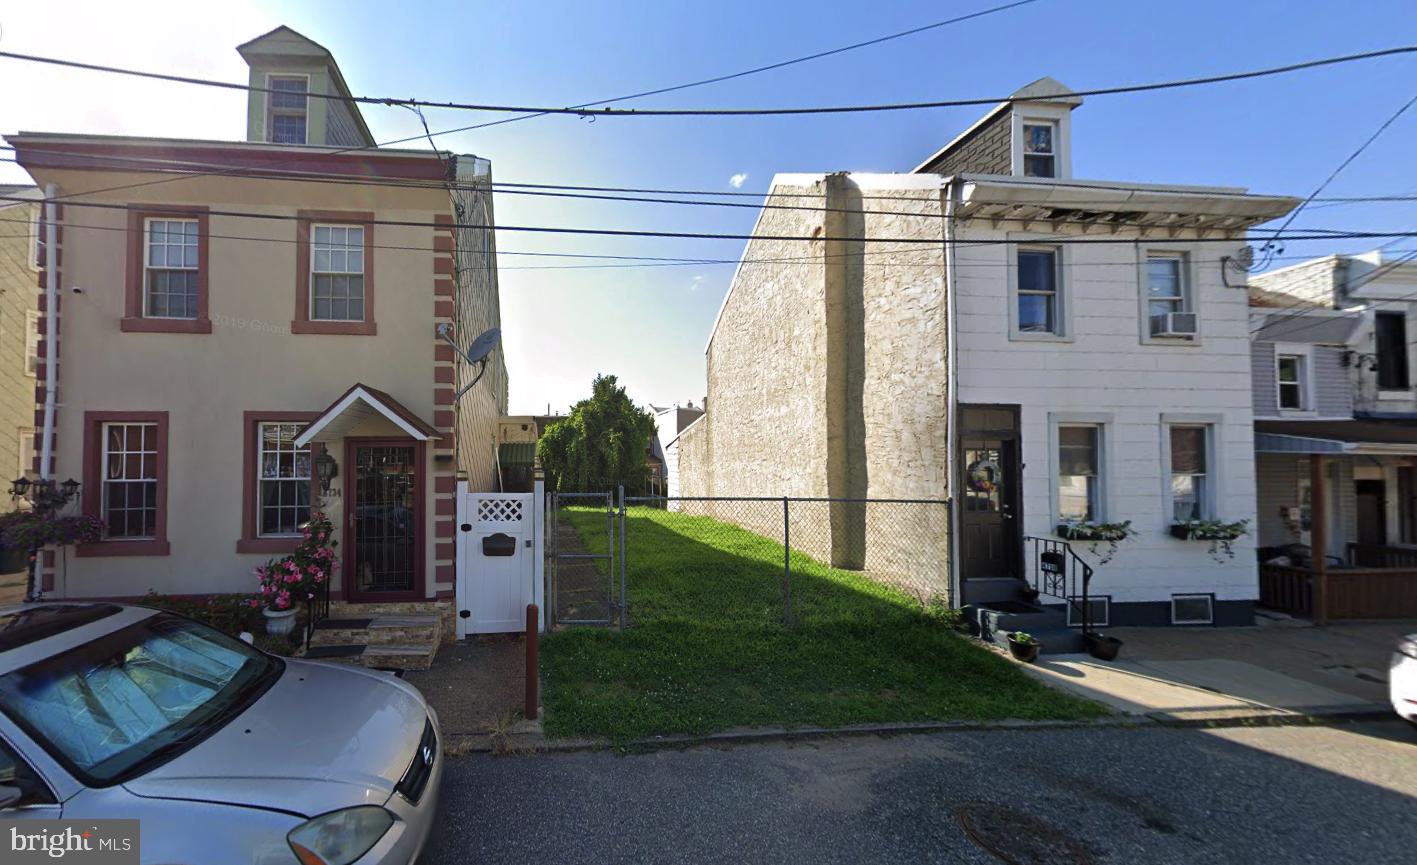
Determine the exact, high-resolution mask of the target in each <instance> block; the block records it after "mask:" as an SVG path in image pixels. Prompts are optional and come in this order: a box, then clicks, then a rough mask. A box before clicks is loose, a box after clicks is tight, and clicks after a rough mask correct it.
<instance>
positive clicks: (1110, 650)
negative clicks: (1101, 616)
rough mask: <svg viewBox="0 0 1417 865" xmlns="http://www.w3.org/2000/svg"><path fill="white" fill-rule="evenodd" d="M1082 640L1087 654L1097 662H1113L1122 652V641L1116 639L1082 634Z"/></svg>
mask: <svg viewBox="0 0 1417 865" xmlns="http://www.w3.org/2000/svg"><path fill="white" fill-rule="evenodd" d="M1083 639H1084V640H1085V641H1086V642H1087V653H1088V654H1089V655H1091V656H1092V657H1094V658H1096V659H1097V660H1099V661H1115V660H1117V654H1118V653H1119V652H1121V651H1122V641H1121V640H1119V639H1117V638H1116V637H1107V636H1103V635H1102V634H1084V635H1083Z"/></svg>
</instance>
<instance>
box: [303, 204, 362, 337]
mask: <svg viewBox="0 0 1417 865" xmlns="http://www.w3.org/2000/svg"><path fill="white" fill-rule="evenodd" d="M295 215H296V217H297V221H296V223H295V241H296V243H295V319H294V320H293V321H291V322H290V332H291V333H323V334H342V335H352V336H374V335H375V334H377V333H378V332H379V326H378V324H376V323H375V319H374V214H373V213H370V212H368V211H358V210H301V211H297V212H296V214H295ZM316 222H320V223H333V224H336V225H358V226H360V227H362V228H363V229H364V320H363V321H312V320H311V319H310V226H311V225H312V224H313V223H316Z"/></svg>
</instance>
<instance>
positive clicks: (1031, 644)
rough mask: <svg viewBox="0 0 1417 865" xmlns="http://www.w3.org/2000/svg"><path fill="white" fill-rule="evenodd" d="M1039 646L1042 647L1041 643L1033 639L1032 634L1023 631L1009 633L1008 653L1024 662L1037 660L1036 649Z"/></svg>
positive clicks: (1028, 662)
mask: <svg viewBox="0 0 1417 865" xmlns="http://www.w3.org/2000/svg"><path fill="white" fill-rule="evenodd" d="M1041 648H1043V644H1042V643H1040V642H1038V640H1036V639H1034V637H1033V635H1032V634H1029V633H1025V632H1024V631H1014V632H1012V633H1011V634H1009V654H1011V655H1013V656H1014V657H1015V658H1017V659H1018V660H1020V661H1023V662H1024V663H1025V664H1032V663H1033V662H1034V661H1036V660H1038V650H1039V649H1041Z"/></svg>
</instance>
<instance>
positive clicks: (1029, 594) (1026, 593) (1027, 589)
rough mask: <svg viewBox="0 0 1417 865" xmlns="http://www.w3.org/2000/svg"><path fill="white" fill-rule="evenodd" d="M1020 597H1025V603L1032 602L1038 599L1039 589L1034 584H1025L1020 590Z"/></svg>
mask: <svg viewBox="0 0 1417 865" xmlns="http://www.w3.org/2000/svg"><path fill="white" fill-rule="evenodd" d="M1019 597H1021V598H1023V600H1024V603H1028V604H1032V603H1034V602H1035V601H1037V600H1038V590H1037V589H1035V588H1034V587H1033V586H1024V587H1023V588H1022V589H1020V590H1019Z"/></svg>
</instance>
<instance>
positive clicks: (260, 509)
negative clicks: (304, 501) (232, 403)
mask: <svg viewBox="0 0 1417 865" xmlns="http://www.w3.org/2000/svg"><path fill="white" fill-rule="evenodd" d="M271 426H276V427H280V426H288V427H294V428H295V430H296V433H295V434H296V435H299V434H300V432H302V431H304V429H305V427H307V426H309V424H307V423H303V422H301V421H257V423H256V495H255V499H256V537H258V538H298V537H300V530H299V529H298V528H297V529H296V530H295V531H294V532H264V531H262V530H261V526H262V525H264V524H265V520H264V519H263V518H264V516H265V509H266V502H265V497H264V491H265V483H266V481H281V482H286V481H290V482H300V481H303V482H304V483H305V485H306V487H309V486H310V483H311V481H312V479H313V478H312V475H311V474H310V472H313V471H314V465H315V463H314V454H313V453H311V450H310V447H309V446H306V447H303V448H302V447H296V446H295V445H294V441H293V440H292V443H291V449H290V450H289V451H277V453H290V454H292V457H291V460H292V463H295V462H296V461H297V458H298V457H299V455H300V454H302V453H303V454H305V455H306V466H307V473H306V474H305V476H304V477H301V476H298V475H291V476H290V477H266V475H265V464H266V459H265V457H266V453H267V451H266V435H265V431H266V427H271ZM277 461H279V458H278V457H277ZM307 508H308V509H309V510H311V511H313V510H314V509H315V503H314V501H313V500H312V501H311V502H310V503H309V504H308V505H307Z"/></svg>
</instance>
